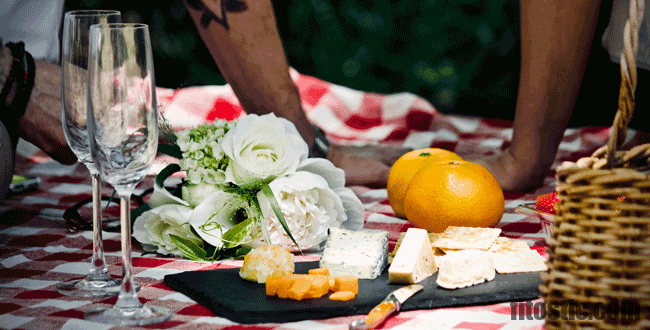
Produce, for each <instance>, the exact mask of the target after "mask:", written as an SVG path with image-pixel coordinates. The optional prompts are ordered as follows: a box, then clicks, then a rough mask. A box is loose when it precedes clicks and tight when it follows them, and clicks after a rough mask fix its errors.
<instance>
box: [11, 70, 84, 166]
mask: <svg viewBox="0 0 650 330" xmlns="http://www.w3.org/2000/svg"><path fill="white" fill-rule="evenodd" d="M35 64H36V72H35V77H34V88H33V89H32V94H31V96H30V99H29V102H28V103H27V108H26V109H25V114H24V115H23V116H22V117H21V118H20V119H19V120H18V132H19V134H20V137H21V138H23V139H25V140H26V141H28V142H30V143H32V144H34V145H35V146H37V147H38V148H40V149H41V150H43V151H45V153H47V154H48V155H49V156H50V157H52V159H54V160H56V161H57V162H59V163H61V164H65V165H70V164H74V163H75V162H76V161H77V157H76V156H75V155H74V153H73V152H72V150H71V149H70V147H69V146H68V142H67V141H66V139H65V135H64V134H63V123H62V121H61V67H60V66H58V65H56V64H53V63H50V62H48V61H44V60H35Z"/></svg>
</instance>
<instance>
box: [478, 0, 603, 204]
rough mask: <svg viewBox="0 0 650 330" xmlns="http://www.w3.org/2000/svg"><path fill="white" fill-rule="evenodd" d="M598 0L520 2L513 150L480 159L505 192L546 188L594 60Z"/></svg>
mask: <svg viewBox="0 0 650 330" xmlns="http://www.w3.org/2000/svg"><path fill="white" fill-rule="evenodd" d="M599 8H600V1H599V0H575V1H563V0H547V1H543V0H521V1H520V13H521V18H520V31H521V71H520V80H519V89H518V95H517V105H516V110H515V118H514V123H513V136H512V141H511V144H510V146H509V147H508V148H507V149H506V150H505V151H504V152H503V153H500V154H497V155H494V156H491V157H487V158H482V159H477V160H475V161H476V162H478V163H480V164H481V165H483V166H485V167H486V168H487V169H488V170H489V171H490V172H491V173H492V174H493V175H494V176H495V177H496V179H497V181H499V183H500V185H501V187H502V188H503V189H504V190H506V191H525V190H528V189H531V188H533V187H535V186H537V185H539V184H541V183H542V182H543V180H544V178H545V177H546V175H547V173H548V170H549V169H550V167H551V165H552V164H553V161H554V160H555V156H556V153H557V150H558V147H559V145H560V142H561V140H562V137H563V135H564V131H565V129H566V127H567V124H568V121H569V118H570V116H571V112H572V111H573V106H574V104H575V100H576V98H577V95H578V90H579V89H580V84H581V82H582V77H583V74H584V71H585V68H586V65H587V59H588V57H589V49H590V48H591V44H592V41H593V39H594V33H595V29H596V21H597V18H598V11H599Z"/></svg>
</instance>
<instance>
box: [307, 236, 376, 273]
mask: <svg viewBox="0 0 650 330" xmlns="http://www.w3.org/2000/svg"><path fill="white" fill-rule="evenodd" d="M387 264H388V232H387V231H385V230H359V231H353V230H347V229H343V228H336V227H332V228H330V229H329V233H328V237H327V242H326V243H325V249H324V250H323V256H322V257H321V259H320V267H321V268H328V269H329V271H330V274H331V275H333V276H338V275H353V276H356V277H357V278H360V279H371V280H372V279H375V278H377V276H379V274H381V272H382V271H383V270H384V268H386V265H387Z"/></svg>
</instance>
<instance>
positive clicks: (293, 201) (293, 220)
mask: <svg viewBox="0 0 650 330" xmlns="http://www.w3.org/2000/svg"><path fill="white" fill-rule="evenodd" d="M269 187H271V190H272V191H273V194H274V195H275V198H276V200H277V201H278V204H279V205H280V209H281V211H282V215H283V216H284V219H285V221H286V223H287V226H288V227H289V231H290V232H291V235H292V236H293V238H294V239H295V240H296V242H297V243H298V246H299V247H300V249H302V250H308V249H312V248H318V247H319V245H320V244H321V243H322V242H324V241H325V240H326V239H327V229H328V228H330V227H340V226H341V224H342V223H343V222H344V221H346V219H347V215H346V212H345V209H344V207H343V203H342V201H341V198H340V197H339V195H338V194H336V192H334V191H333V190H332V189H330V188H329V187H328V185H327V181H326V180H325V179H324V178H322V177H321V176H319V175H316V174H313V173H310V172H304V171H303V172H296V173H293V174H290V175H288V176H285V177H280V178H277V179H275V180H274V181H272V182H271V183H270V184H269ZM257 197H258V200H259V202H260V208H261V211H262V215H263V221H262V223H263V224H266V226H267V228H268V232H269V238H270V239H271V242H270V243H271V244H276V245H280V246H284V247H286V248H289V249H291V250H293V251H297V250H298V249H297V248H296V246H295V245H294V243H293V242H292V241H291V239H290V238H289V236H288V235H287V234H286V232H285V231H284V228H283V227H282V225H281V224H280V222H279V221H278V219H277V217H276V216H275V213H274V212H273V209H272V208H271V206H270V204H269V202H268V199H267V198H266V196H265V195H264V194H263V193H262V192H259V193H258V195H257ZM263 243H264V242H263V241H262V239H261V238H259V239H256V240H254V241H252V242H251V243H250V244H249V245H250V246H259V245H261V244H263Z"/></svg>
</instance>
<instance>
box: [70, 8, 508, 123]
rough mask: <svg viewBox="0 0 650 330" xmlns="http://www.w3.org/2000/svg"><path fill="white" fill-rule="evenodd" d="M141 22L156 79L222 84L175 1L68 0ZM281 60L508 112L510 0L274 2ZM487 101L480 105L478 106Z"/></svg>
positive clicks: (371, 87)
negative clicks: (149, 44)
mask: <svg viewBox="0 0 650 330" xmlns="http://www.w3.org/2000/svg"><path fill="white" fill-rule="evenodd" d="M66 6H67V7H66V8H67V10H71V9H78V8H107V9H108V8H110V9H117V10H120V11H122V13H123V20H124V21H126V22H143V23H147V24H149V25H150V29H151V35H152V44H153V45H152V46H153V49H154V54H155V55H154V63H155V68H156V83H157V84H158V85H159V86H163V87H169V88H178V87H184V86H192V85H202V84H224V80H223V78H222V77H221V75H220V73H219V70H218V68H217V66H216V64H215V63H214V61H213V60H212V58H211V56H210V54H209V52H208V51H207V48H206V47H205V45H204V44H203V42H202V41H201V39H200V37H199V35H198V34H197V33H196V28H195V27H194V24H193V23H192V21H191V18H190V17H189V15H188V14H187V12H186V9H185V6H184V4H183V1H182V0H162V1H157V2H144V1H143V2H139V1H127V0H111V1H108V0H69V1H68V2H67V4H66ZM274 8H275V12H276V15H277V18H278V28H279V30H280V35H281V37H282V41H283V44H284V46H285V49H286V52H287V57H288V58H289V63H290V64H291V66H293V67H294V68H295V69H296V70H298V71H299V72H301V73H304V74H308V75H313V76H316V77H319V78H321V79H324V80H327V81H330V82H333V83H336V84H340V85H344V86H348V87H350V88H354V89H359V90H365V91H372V92H378V93H396V92H403V91H409V92H412V93H414V94H417V95H419V96H422V97H424V98H426V99H427V100H429V101H430V102H431V103H432V104H433V105H434V106H435V107H436V108H437V109H438V110H439V111H441V112H447V113H448V112H454V113H458V114H466V115H480V116H486V115H488V114H486V113H485V112H486V111H489V116H490V117H496V118H507V119H511V118H512V115H513V113H514V102H515V97H516V87H517V78H518V70H519V60H518V58H519V51H518V1H517V0H491V1H478V0H393V1H362V0H340V1H339V0H291V1H275V2H274ZM487 109H489V110H487Z"/></svg>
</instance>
